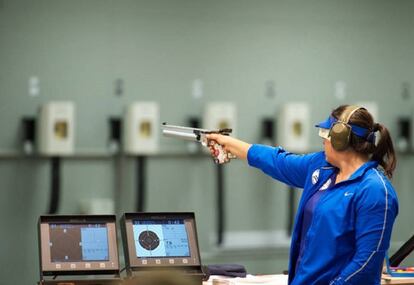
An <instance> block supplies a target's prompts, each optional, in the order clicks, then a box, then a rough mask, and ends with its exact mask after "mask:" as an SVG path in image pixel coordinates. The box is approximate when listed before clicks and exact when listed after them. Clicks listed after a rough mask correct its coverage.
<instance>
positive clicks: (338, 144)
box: [329, 105, 361, 151]
mask: <svg viewBox="0 0 414 285" xmlns="http://www.w3.org/2000/svg"><path fill="white" fill-rule="evenodd" d="M359 109H361V107H360V106H354V105H351V106H347V107H346V108H345V110H344V111H343V112H342V114H341V117H340V118H339V120H338V121H337V122H336V123H334V124H333V125H332V127H331V129H330V131H329V136H330V137H331V144H332V147H333V148H334V149H335V150H338V151H342V150H345V149H346V148H348V146H349V141H350V138H351V133H352V127H351V126H350V125H349V124H348V122H349V120H350V118H351V117H352V115H353V114H354V113H355V112H356V111H357V110H359Z"/></svg>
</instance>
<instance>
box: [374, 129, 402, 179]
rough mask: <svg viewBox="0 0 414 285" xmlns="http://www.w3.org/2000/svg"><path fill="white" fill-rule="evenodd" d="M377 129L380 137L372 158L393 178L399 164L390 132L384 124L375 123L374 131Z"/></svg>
mask: <svg viewBox="0 0 414 285" xmlns="http://www.w3.org/2000/svg"><path fill="white" fill-rule="evenodd" d="M377 131H378V132H379V135H380V138H379V141H378V143H377V144H376V146H375V148H374V151H373V153H372V158H371V160H376V161H378V163H379V165H381V167H382V168H383V169H384V173H385V175H386V176H388V177H389V178H392V174H393V172H394V170H395V167H396V165H397V157H396V155H395V152H394V145H393V143H392V140H391V136H390V133H389V131H388V129H387V128H386V127H385V126H384V125H382V124H378V123H375V124H374V127H373V132H377Z"/></svg>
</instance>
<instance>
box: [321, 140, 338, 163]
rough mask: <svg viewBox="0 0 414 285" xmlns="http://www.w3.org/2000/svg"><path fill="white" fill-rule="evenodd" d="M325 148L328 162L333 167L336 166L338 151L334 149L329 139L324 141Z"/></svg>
mask: <svg viewBox="0 0 414 285" xmlns="http://www.w3.org/2000/svg"><path fill="white" fill-rule="evenodd" d="M323 146H324V149H325V156H326V161H328V162H329V163H330V164H332V165H333V166H336V163H335V157H337V154H336V150H335V149H334V148H333V147H332V144H331V141H330V140H329V139H323Z"/></svg>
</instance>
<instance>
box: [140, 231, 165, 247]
mask: <svg viewBox="0 0 414 285" xmlns="http://www.w3.org/2000/svg"><path fill="white" fill-rule="evenodd" d="M139 244H140V245H141V246H142V247H143V248H145V249H146V250H154V249H156V248H157V247H158V245H159V244H160V239H159V238H158V236H157V234H156V233H154V232H152V231H144V232H142V233H141V234H140V235H139Z"/></svg>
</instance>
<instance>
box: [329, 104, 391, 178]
mask: <svg viewBox="0 0 414 285" xmlns="http://www.w3.org/2000/svg"><path fill="white" fill-rule="evenodd" d="M347 106H348V105H341V106H339V107H338V108H336V109H335V110H333V111H332V116H333V117H335V118H337V119H338V118H339V117H340V116H341V114H342V112H343V111H344V110H345V108H346V107H347ZM349 123H350V124H353V125H357V126H361V127H363V128H366V129H368V130H369V131H370V134H373V133H377V132H379V137H380V138H379V140H377V143H375V141H373V140H370V139H369V138H368V137H367V138H361V137H358V136H356V135H355V134H353V133H352V134H351V139H350V146H351V147H352V148H353V149H354V150H355V151H356V152H358V153H361V154H368V155H370V156H371V160H375V161H378V163H379V165H381V167H382V168H383V169H384V173H385V175H387V176H388V177H389V178H392V174H393V172H394V170H395V167H396V165H397V157H396V155H395V151H394V144H393V142H392V139H391V135H390V132H389V131H388V129H387V128H386V127H385V126H384V125H382V124H378V123H375V122H374V119H373V117H372V115H371V114H370V113H369V112H368V111H367V109H365V108H363V107H361V108H360V109H358V110H356V111H355V112H354V113H353V114H352V116H351V118H350V119H349ZM377 135H378V133H377Z"/></svg>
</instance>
